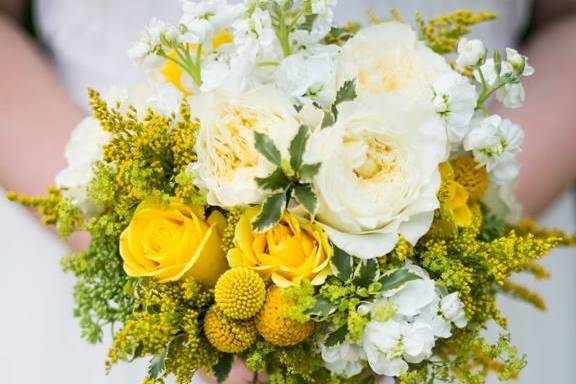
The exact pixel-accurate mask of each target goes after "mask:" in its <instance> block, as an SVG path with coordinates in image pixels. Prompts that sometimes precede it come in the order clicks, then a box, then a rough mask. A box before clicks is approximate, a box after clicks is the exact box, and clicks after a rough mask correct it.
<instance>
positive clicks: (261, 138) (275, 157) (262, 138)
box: [254, 132, 282, 167]
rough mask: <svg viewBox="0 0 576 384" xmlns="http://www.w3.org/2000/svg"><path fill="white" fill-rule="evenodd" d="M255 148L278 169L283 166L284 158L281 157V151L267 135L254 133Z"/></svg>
mask: <svg viewBox="0 0 576 384" xmlns="http://www.w3.org/2000/svg"><path fill="white" fill-rule="evenodd" d="M254 147H255V148H256V150H257V151H258V152H260V154H261V155H262V156H264V157H265V158H266V159H267V160H268V161H269V162H271V163H272V164H274V165H276V166H278V167H279V166H280V165H281V162H282V156H281V155H280V151H279V150H278V148H276V145H275V144H274V142H273V141H272V139H271V138H269V137H268V136H267V135H265V134H263V133H260V132H254Z"/></svg>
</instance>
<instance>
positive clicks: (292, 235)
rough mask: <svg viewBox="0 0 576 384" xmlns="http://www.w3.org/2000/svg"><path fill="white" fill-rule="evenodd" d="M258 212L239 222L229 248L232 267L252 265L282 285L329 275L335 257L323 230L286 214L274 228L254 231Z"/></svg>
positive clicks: (248, 213) (315, 281) (250, 212)
mask: <svg viewBox="0 0 576 384" xmlns="http://www.w3.org/2000/svg"><path fill="white" fill-rule="evenodd" d="M257 213H258V208H250V209H248V210H247V211H246V213H245V214H244V215H242V217H241V218H240V220H239V221H238V224H237V226H236V231H235V233H234V247H233V248H232V249H230V250H229V251H228V263H229V264H230V266H231V267H232V268H234V267H249V268H252V269H254V270H255V271H256V272H258V273H259V274H260V275H261V276H262V277H263V278H265V279H267V278H269V277H270V278H271V279H272V281H273V282H274V284H276V285H277V286H279V287H283V288H285V287H289V286H292V285H298V284H300V283H301V282H302V280H304V279H307V280H309V281H310V282H311V283H312V284H313V285H320V284H322V283H323V282H324V280H325V279H326V276H328V275H329V274H330V258H331V257H332V247H331V246H330V243H329V242H328V238H327V237H326V234H325V233H324V231H323V230H322V229H321V228H320V227H319V226H318V225H316V224H311V223H305V222H302V221H300V219H298V218H297V217H296V216H293V215H291V214H289V213H286V214H285V215H284V217H283V218H282V220H280V222H279V223H278V224H276V225H275V226H274V227H273V228H272V229H271V230H269V231H267V232H265V233H255V232H254V231H252V227H251V225H250V221H251V220H252V218H253V217H254V216H255V215H256V214H257Z"/></svg>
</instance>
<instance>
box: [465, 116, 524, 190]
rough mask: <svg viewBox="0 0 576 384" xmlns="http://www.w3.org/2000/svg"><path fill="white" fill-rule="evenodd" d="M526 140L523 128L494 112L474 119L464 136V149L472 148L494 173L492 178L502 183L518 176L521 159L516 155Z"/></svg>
mask: <svg viewBox="0 0 576 384" xmlns="http://www.w3.org/2000/svg"><path fill="white" fill-rule="evenodd" d="M523 141H524V132H523V131H522V128H520V127H519V126H518V125H515V124H513V123H512V122H511V121H510V120H507V119H502V118H501V117H500V116H498V115H492V116H489V117H487V118H484V119H478V120H476V121H474V122H473V124H472V129H471V130H470V132H469V133H468V135H467V136H466V138H465V139H464V149H465V150H467V151H472V152H473V154H474V159H475V160H476V161H477V162H478V163H479V164H481V165H485V166H486V169H487V170H488V171H489V172H490V173H491V176H492V179H493V181H494V182H496V183H498V184H501V183H504V182H505V181H507V180H511V179H514V178H516V177H517V176H518V172H519V170H520V163H519V161H518V159H517V158H516V155H517V154H518V153H519V152H520V151H521V146H522V143H523Z"/></svg>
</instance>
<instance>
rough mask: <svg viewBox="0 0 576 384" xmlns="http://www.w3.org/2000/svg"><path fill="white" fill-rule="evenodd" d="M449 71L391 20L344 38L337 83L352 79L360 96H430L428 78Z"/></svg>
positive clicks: (404, 26) (413, 35)
mask: <svg viewBox="0 0 576 384" xmlns="http://www.w3.org/2000/svg"><path fill="white" fill-rule="evenodd" d="M451 71H452V70H451V69H450V66H449V65H448V64H447V63H446V60H445V59H444V58H443V57H442V56H440V55H438V54H436V53H435V52H434V51H432V50H431V49H430V48H428V47H427V46H426V45H425V44H424V43H423V42H422V41H419V40H418V38H417V36H416V33H415V32H414V31H413V30H412V28H411V27H410V26H409V25H407V24H403V23H399V22H395V21H392V22H386V23H381V24H378V25H375V26H372V27H370V28H366V29H363V30H361V31H359V32H358V33H357V34H356V35H355V36H354V37H353V38H351V39H350V40H348V41H347V42H346V44H345V45H344V47H343V49H342V55H341V58H340V71H339V84H340V85H342V84H343V83H344V82H345V81H347V80H353V79H355V80H356V82H357V90H358V94H359V95H360V96H364V95H375V94H381V93H401V94H404V95H409V96H411V97H415V98H418V99H426V100H430V99H431V98H432V88H431V84H432V82H433V81H434V80H435V79H436V78H437V77H438V76H440V75H442V74H444V73H446V72H451Z"/></svg>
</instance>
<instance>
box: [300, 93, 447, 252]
mask: <svg viewBox="0 0 576 384" xmlns="http://www.w3.org/2000/svg"><path fill="white" fill-rule="evenodd" d="M446 156H447V139H446V131H445V128H444V125H443V123H442V121H441V119H440V118H439V117H438V115H437V114H436V112H435V111H434V109H433V107H432V105H431V103H416V102H411V101H409V100H407V99H406V98H404V97H401V96H399V95H389V94H383V95H379V96H371V97H366V98H364V99H363V100H362V101H353V102H347V103H343V104H341V105H340V107H339V115H338V121H337V122H336V124H335V125H334V126H332V127H329V128H326V129H322V130H319V131H316V132H315V133H314V134H313V137H312V138H311V140H310V141H309V145H308V149H307V151H306V153H305V160H306V162H307V163H314V162H322V166H321V168H320V171H319V173H318V175H317V177H316V178H315V180H314V185H315V188H316V191H317V192H318V198H319V211H318V214H317V220H318V221H319V222H320V223H321V224H322V225H323V227H324V229H325V230H326V233H327V234H328V236H329V237H330V239H331V240H332V241H333V242H334V244H335V245H336V246H338V247H339V248H341V249H343V250H345V251H346V252H348V253H349V254H351V255H354V256H357V257H360V258H365V259H366V258H374V257H378V256H382V255H385V254H387V253H388V252H390V251H391V250H392V249H393V248H394V246H395V244H396V242H397V240H398V236H399V235H402V236H403V237H404V238H405V239H407V240H408V241H409V242H411V243H412V244H415V243H416V242H417V241H418V239H419V238H420V237H421V236H422V235H424V234H425V233H426V232H427V231H428V229H429V228H430V225H431V223H432V218H433V215H434V210H435V209H436V208H437V207H438V200H437V197H436V193H437V192H438V188H439V185H440V174H439V171H438V164H439V163H440V162H442V161H444V160H445V159H446Z"/></svg>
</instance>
